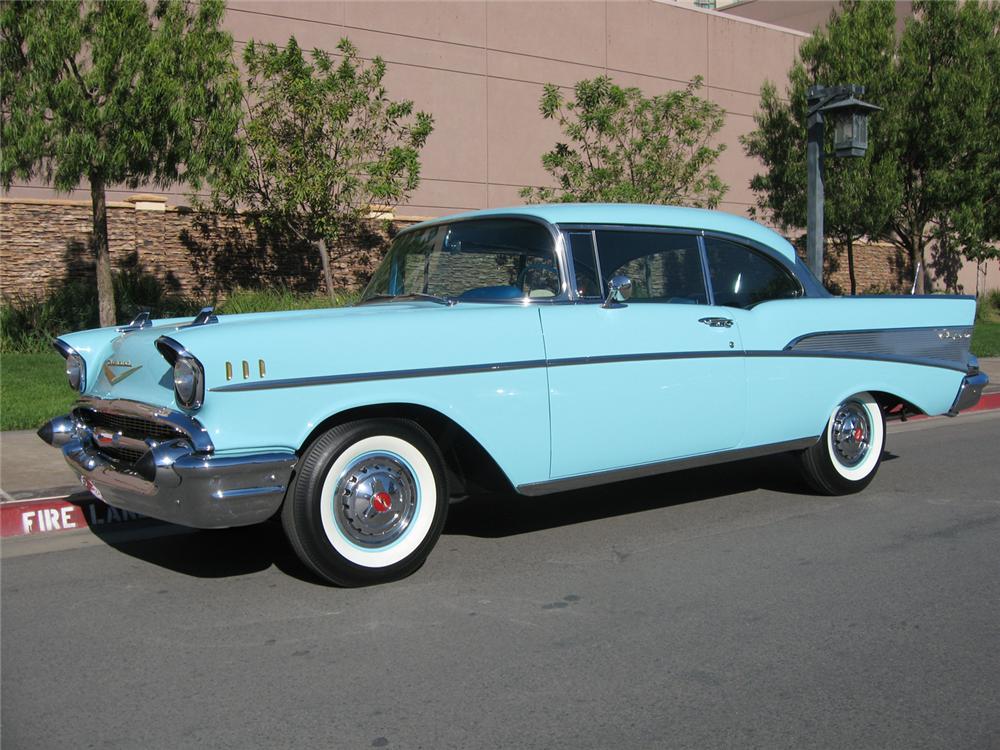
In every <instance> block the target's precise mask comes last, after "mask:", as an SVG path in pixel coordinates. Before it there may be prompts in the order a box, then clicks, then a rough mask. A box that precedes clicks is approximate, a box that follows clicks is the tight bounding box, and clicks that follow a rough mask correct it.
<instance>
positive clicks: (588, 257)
mask: <svg viewBox="0 0 1000 750" xmlns="http://www.w3.org/2000/svg"><path fill="white" fill-rule="evenodd" d="M566 237H567V239H568V240H569V251H570V254H572V256H573V271H574V273H575V274H576V280H575V283H576V293H577V294H578V295H579V296H580V297H584V298H587V297H598V298H602V299H603V297H604V295H603V289H602V288H601V277H600V276H599V275H598V273H597V261H596V258H595V257H594V238H593V236H592V235H591V233H590V232H571V233H570V234H567V235H566Z"/></svg>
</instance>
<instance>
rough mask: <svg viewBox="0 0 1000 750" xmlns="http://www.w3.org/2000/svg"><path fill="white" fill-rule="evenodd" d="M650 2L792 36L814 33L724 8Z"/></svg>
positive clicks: (742, 0)
mask: <svg viewBox="0 0 1000 750" xmlns="http://www.w3.org/2000/svg"><path fill="white" fill-rule="evenodd" d="M650 2H653V3H658V4H660V5H666V6H668V7H671V8H677V9H678V10H686V11H691V12H693V13H704V14H707V15H710V16H715V17H716V18H719V17H722V18H724V19H726V20H727V21H734V22H736V23H745V24H749V25H751V26H759V27H760V28H762V29H770V30H771V31H781V32H784V33H786V34H790V35H791V36H798V37H802V38H803V39H806V38H808V37H810V36H812V34H809V33H807V32H805V31H799V30H798V29H792V28H789V27H788V26H778V25H777V24H773V23H767V22H766V21H756V20H754V19H752V18H743V17H742V16H731V15H729V14H728V13H726V12H725V9H723V8H716V9H715V10H711V9H709V8H698V7H696V6H694V5H681V4H680V3H677V2H673V0H650ZM752 2H755V0H737V2H734V3H729V4H728V5H726V6H725V8H727V9H728V8H735V7H737V6H740V5H747V4H749V3H752Z"/></svg>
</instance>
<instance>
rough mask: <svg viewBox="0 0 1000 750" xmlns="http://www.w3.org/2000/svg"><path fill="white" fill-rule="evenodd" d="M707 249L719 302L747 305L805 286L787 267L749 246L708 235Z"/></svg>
mask: <svg viewBox="0 0 1000 750" xmlns="http://www.w3.org/2000/svg"><path fill="white" fill-rule="evenodd" d="M705 250H706V251H707V253H708V273H709V276H710V277H711V279H712V292H713V293H714V295H715V304H717V305H724V306H726V307H743V308H747V307H752V306H753V305H756V304H758V303H760V302H767V301H768V300H771V299H787V298H789V297H799V296H801V294H802V287H801V286H800V285H799V283H798V281H796V280H795V278H794V277H792V275H791V274H790V273H788V271H786V270H785V269H784V268H782V267H781V266H780V265H778V264H777V263H776V262H774V261H773V260H771V259H770V258H768V257H766V256H764V255H762V254H761V253H758V252H756V251H754V250H751V249H750V248H748V247H745V246H743V245H738V244H737V243H735V242H729V241H727V240H720V239H716V238H714V237H706V238H705Z"/></svg>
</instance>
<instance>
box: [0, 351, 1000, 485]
mask: <svg viewBox="0 0 1000 750" xmlns="http://www.w3.org/2000/svg"><path fill="white" fill-rule="evenodd" d="M979 366H980V368H981V369H982V370H983V372H985V373H986V374H987V375H989V377H990V385H989V386H987V388H986V391H985V392H986V393H1000V357H988V358H984V359H981V360H979ZM0 490H2V492H3V495H0V499H3V500H8V499H13V500H21V499H25V498H30V497H50V496H56V495H68V494H72V493H74V492H78V491H79V490H80V483H79V482H78V481H77V479H76V476H75V475H74V474H73V472H72V471H71V470H70V468H69V467H68V466H67V465H66V462H65V461H64V460H63V457H62V453H61V452H60V451H59V450H57V449H56V448H52V447H51V446H48V445H46V444H45V443H43V442H42V441H41V440H40V439H39V438H38V436H37V435H36V434H35V432H34V430H17V431H11V432H0Z"/></svg>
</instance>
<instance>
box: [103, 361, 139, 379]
mask: <svg viewBox="0 0 1000 750" xmlns="http://www.w3.org/2000/svg"><path fill="white" fill-rule="evenodd" d="M115 367H127V368H128V369H127V370H125V371H124V372H120V373H117V374H116V373H115V371H114V368H115ZM141 369H142V365H139V366H138V367H132V363H131V362H115V361H114V360H112V359H109V360H108V361H107V362H105V363H104V367H102V368H101V370H102V371H103V372H104V377H106V378H107V379H108V382H109V383H111V385H117V384H118V383H120V382H122V381H123V380H124V379H125V378H127V377H128V376H129V375H132V374H134V373H137V372H139V370H141Z"/></svg>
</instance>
